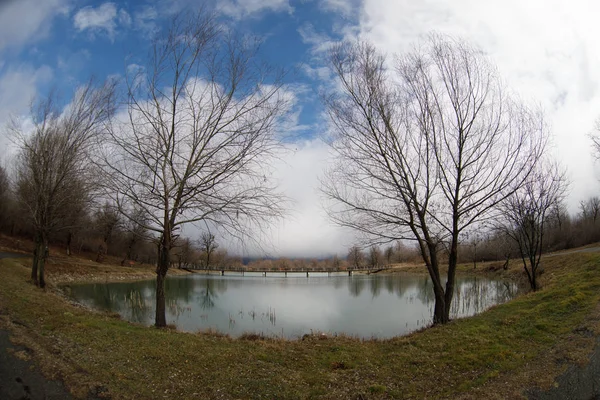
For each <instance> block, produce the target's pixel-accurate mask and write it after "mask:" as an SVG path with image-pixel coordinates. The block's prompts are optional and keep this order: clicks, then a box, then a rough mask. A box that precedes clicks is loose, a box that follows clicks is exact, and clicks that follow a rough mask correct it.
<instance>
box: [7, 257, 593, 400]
mask: <svg viewBox="0 0 600 400" xmlns="http://www.w3.org/2000/svg"><path fill="white" fill-rule="evenodd" d="M599 266H600V256H598V255H594V254H577V255H569V256H564V257H553V259H552V260H550V259H548V260H546V263H545V265H544V268H545V271H546V272H545V273H544V275H543V276H542V284H543V285H544V288H543V290H541V291H539V292H537V293H529V294H526V295H523V296H520V297H519V298H517V299H515V300H513V301H511V302H509V303H506V304H503V305H500V306H496V307H494V308H492V309H490V310H489V311H487V312H485V313H483V314H481V315H479V316H476V317H472V318H467V319H462V320H457V321H454V322H452V323H450V324H448V325H445V326H436V327H433V328H430V329H427V330H424V331H422V332H419V333H415V334H412V335H410V336H406V337H400V338H395V339H390V340H381V341H360V340H356V339H352V338H345V337H338V338H327V339H321V338H318V337H312V338H307V340H302V341H285V340H264V339H259V340H234V339H230V338H228V337H222V336H216V335H212V336H211V335H205V334H204V335H203V334H188V333H181V332H176V331H173V330H168V329H167V330H158V329H155V328H146V327H143V326H140V325H135V324H131V323H128V322H125V321H122V320H120V319H118V318H117V317H115V316H111V315H107V314H102V313H96V312H91V311H89V310H86V309H83V308H81V307H77V306H75V305H72V304H71V303H69V302H68V301H66V300H65V299H64V298H63V297H61V296H60V295H58V294H56V293H53V292H52V291H41V290H39V289H37V288H35V287H33V286H31V285H30V284H28V283H26V280H27V278H28V270H27V269H26V268H25V267H23V266H21V264H19V263H18V262H17V261H12V260H2V261H0V276H1V277H2V279H0V309H1V311H2V314H4V315H3V316H2V321H0V322H2V325H3V326H4V327H5V328H6V327H7V326H8V327H10V329H12V330H13V332H14V334H15V337H16V338H17V340H19V341H21V342H23V343H24V344H26V345H28V346H29V347H31V348H32V349H33V350H34V352H35V354H36V359H37V360H39V362H40V363H41V365H42V367H43V369H44V370H45V371H46V372H47V373H48V374H50V375H54V376H56V377H59V378H61V379H63V380H64V381H65V383H66V384H67V386H68V387H70V388H71V389H72V390H73V391H74V392H75V394H77V395H78V396H81V397H85V396H86V395H87V394H88V393H90V392H91V393H95V394H100V395H110V396H111V397H112V398H117V399H153V398H186V399H188V398H199V399H205V398H226V399H229V398H231V399H236V398H241V399H246V398H268V399H275V398H278V399H304V398H348V399H350V398H368V399H371V398H373V399H379V398H423V397H428V398H456V397H466V398H482V397H494V396H496V397H500V398H502V397H514V396H515V395H516V394H518V393H520V392H522V390H524V389H527V388H529V387H531V386H532V385H537V384H539V385H546V386H547V385H549V384H550V383H551V381H552V377H553V376H554V375H556V374H558V373H559V372H560V371H562V370H563V369H564V367H565V362H579V361H580V360H582V359H584V358H585V357H584V356H585V354H587V352H589V351H590V350H591V348H592V347H591V346H593V342H594V340H593V338H590V337H589V336H590V335H589V332H590V331H592V332H594V333H596V334H597V333H599V331H598V327H599V326H600V325H599V323H598V303H599V301H600V271H599V269H598V268H599ZM512 268H514V269H512V271H509V272H508V274H511V273H512V274H513V275H514V276H516V275H519V274H520V272H519V269H518V267H516V266H515V267H512ZM482 270H483V268H482ZM482 273H483V272H482ZM488 273H489V274H495V273H497V274H506V272H504V271H497V272H488ZM254 339H256V338H254Z"/></svg>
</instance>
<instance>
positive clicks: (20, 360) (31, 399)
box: [0, 330, 73, 400]
mask: <svg viewBox="0 0 600 400" xmlns="http://www.w3.org/2000/svg"><path fill="white" fill-rule="evenodd" d="M72 398H73V397H72V396H71V394H70V393H69V392H68V391H67V389H66V388H65V387H64V385H63V384H62V382H57V381H50V380H47V379H46V378H44V376H43V375H42V374H41V373H40V372H39V370H38V368H37V366H36V365H35V363H34V362H33V361H31V356H30V354H29V353H28V349H26V348H24V347H21V346H15V345H14V344H12V343H11V341H10V339H9V334H8V332H6V331H4V330H0V399H5V400H37V399H40V400H42V399H44V400H53V399H56V400H59V399H72Z"/></svg>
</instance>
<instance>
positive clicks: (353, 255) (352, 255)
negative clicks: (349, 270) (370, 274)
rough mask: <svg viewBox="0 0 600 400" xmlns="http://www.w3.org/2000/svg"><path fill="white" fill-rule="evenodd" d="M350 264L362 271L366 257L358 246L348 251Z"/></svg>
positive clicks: (347, 258)
mask: <svg viewBox="0 0 600 400" xmlns="http://www.w3.org/2000/svg"><path fill="white" fill-rule="evenodd" d="M346 260H347V261H348V264H350V266H352V267H353V268H354V269H360V268H362V266H363V262H364V255H363V253H362V251H361V250H360V247H358V246H352V247H350V250H348V256H347V257H346Z"/></svg>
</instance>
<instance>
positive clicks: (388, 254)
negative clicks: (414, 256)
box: [384, 245, 395, 265]
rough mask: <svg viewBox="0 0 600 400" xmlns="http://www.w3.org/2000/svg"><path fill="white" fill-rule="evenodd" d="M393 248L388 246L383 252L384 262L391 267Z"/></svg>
mask: <svg viewBox="0 0 600 400" xmlns="http://www.w3.org/2000/svg"><path fill="white" fill-rule="evenodd" d="M394 255H395V254H394V246H393V245H389V246H388V247H386V248H385V252H384V257H385V262H386V264H387V265H391V264H392V261H393V260H394Z"/></svg>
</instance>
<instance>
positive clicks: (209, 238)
mask: <svg viewBox="0 0 600 400" xmlns="http://www.w3.org/2000/svg"><path fill="white" fill-rule="evenodd" d="M200 245H201V248H202V253H203V254H204V267H205V268H206V269H208V268H210V265H211V261H212V258H211V257H212V255H213V254H214V252H215V250H216V249H218V248H219V244H218V243H217V241H216V239H215V235H213V234H212V233H210V232H205V233H203V234H202V237H201V238H200Z"/></svg>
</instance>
